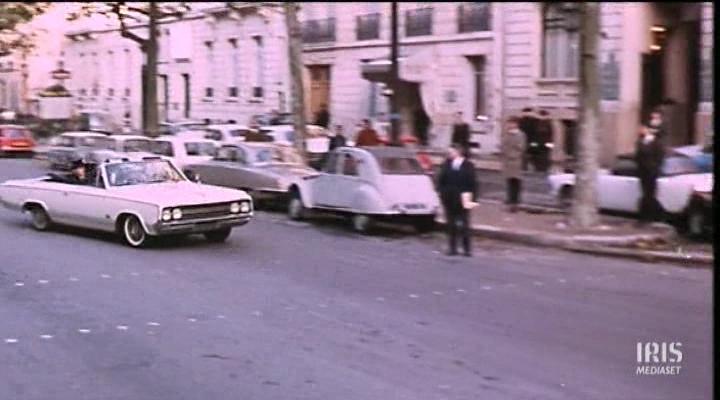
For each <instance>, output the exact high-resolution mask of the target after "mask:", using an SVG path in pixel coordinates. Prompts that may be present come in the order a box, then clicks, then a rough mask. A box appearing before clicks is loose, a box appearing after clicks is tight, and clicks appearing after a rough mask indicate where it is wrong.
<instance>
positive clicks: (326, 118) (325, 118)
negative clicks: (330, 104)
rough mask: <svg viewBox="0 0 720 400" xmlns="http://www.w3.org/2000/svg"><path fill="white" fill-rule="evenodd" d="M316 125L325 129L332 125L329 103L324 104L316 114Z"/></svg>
mask: <svg viewBox="0 0 720 400" xmlns="http://www.w3.org/2000/svg"><path fill="white" fill-rule="evenodd" d="M315 125H317V126H322V127H323V128H325V129H327V127H328V126H329V125H330V111H328V109H327V104H322V105H321V106H320V110H319V111H318V112H317V114H315Z"/></svg>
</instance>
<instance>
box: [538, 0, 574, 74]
mask: <svg viewBox="0 0 720 400" xmlns="http://www.w3.org/2000/svg"><path fill="white" fill-rule="evenodd" d="M564 4H565V3H551V4H546V5H545V9H544V12H543V77H545V78H577V76H578V67H579V63H580V52H579V48H580V33H579V31H578V29H577V27H575V26H573V25H574V24H572V23H571V20H570V19H569V18H568V16H567V12H565V11H564V10H563V8H562V7H563V5H564ZM570 18H572V17H570Z"/></svg>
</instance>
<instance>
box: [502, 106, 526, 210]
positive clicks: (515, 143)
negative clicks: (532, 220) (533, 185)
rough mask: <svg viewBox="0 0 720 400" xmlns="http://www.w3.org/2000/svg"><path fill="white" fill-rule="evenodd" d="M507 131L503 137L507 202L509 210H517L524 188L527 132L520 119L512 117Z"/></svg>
mask: <svg viewBox="0 0 720 400" xmlns="http://www.w3.org/2000/svg"><path fill="white" fill-rule="evenodd" d="M506 129H507V130H506V132H505V134H504V135H503V137H502V142H501V144H500V151H501V153H502V169H503V175H504V176H505V179H506V180H507V204H508V208H509V211H510V212H512V213H514V212H517V206H518V203H519V202H520V192H521V190H522V169H523V156H524V153H525V134H524V133H523V132H522V131H521V130H520V129H519V127H518V119H517V118H516V117H510V118H509V119H508V122H507V128H506Z"/></svg>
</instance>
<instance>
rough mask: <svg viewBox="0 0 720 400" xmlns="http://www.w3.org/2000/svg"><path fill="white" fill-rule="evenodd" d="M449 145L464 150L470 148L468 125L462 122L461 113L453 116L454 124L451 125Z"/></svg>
mask: <svg viewBox="0 0 720 400" xmlns="http://www.w3.org/2000/svg"><path fill="white" fill-rule="evenodd" d="M450 144H459V145H460V146H462V147H463V148H464V149H469V148H470V125H468V124H467V123H466V122H465V121H464V120H463V113H462V111H458V113H457V114H455V123H454V124H453V130H452V141H451V143H450ZM463 151H464V150H463Z"/></svg>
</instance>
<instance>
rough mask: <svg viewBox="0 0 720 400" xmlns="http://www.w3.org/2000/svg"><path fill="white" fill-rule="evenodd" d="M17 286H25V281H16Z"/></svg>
mask: <svg viewBox="0 0 720 400" xmlns="http://www.w3.org/2000/svg"><path fill="white" fill-rule="evenodd" d="M15 286H17V287H23V286H25V283H23V282H15Z"/></svg>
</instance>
